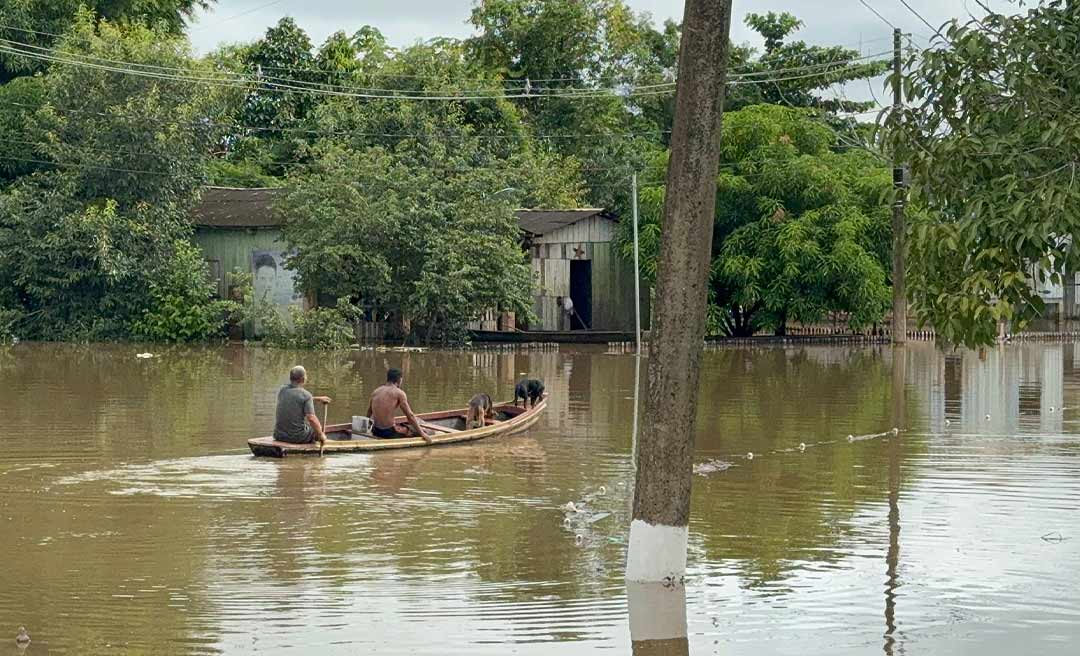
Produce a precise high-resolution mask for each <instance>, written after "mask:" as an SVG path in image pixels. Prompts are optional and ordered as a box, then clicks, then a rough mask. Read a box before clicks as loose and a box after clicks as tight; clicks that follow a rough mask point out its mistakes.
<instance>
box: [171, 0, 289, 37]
mask: <svg viewBox="0 0 1080 656" xmlns="http://www.w3.org/2000/svg"><path fill="white" fill-rule="evenodd" d="M282 2H285V0H270V2H267V3H266V4H262V5H259V6H258V7H253V8H251V9H248V10H247V11H242V12H240V13H239V14H233V15H232V16H229V17H228V18H222V19H221V20H218V21H214V22H213V23H208V24H206V25H200V26H198V27H196V28H194V29H191V30H188V33H189V34H190V33H193V32H201V31H203V30H205V29H208V28H210V27H212V26H215V25H220V24H222V23H228V22H229V21H231V20H236V19H237V18H242V17H243V16H248V15H250V14H254V13H255V12H257V11H260V10H262V9H266V8H268V7H273V6H274V5H279V4H281V3H282Z"/></svg>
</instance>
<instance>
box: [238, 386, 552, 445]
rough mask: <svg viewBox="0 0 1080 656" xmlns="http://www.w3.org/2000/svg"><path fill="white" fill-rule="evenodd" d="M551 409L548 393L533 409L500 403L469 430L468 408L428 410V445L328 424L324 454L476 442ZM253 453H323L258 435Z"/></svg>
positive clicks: (524, 426)
mask: <svg viewBox="0 0 1080 656" xmlns="http://www.w3.org/2000/svg"><path fill="white" fill-rule="evenodd" d="M545 408H547V395H546V394H545V395H544V398H543V399H542V400H541V401H540V402H539V403H537V404H536V406H535V407H532V408H527V409H526V408H521V407H518V406H515V405H514V404H513V403H500V404H498V405H496V406H495V407H494V411H495V419H494V420H491V421H489V422H488V425H487V426H484V427H483V428H474V429H472V430H465V415H466V413H467V412H468V410H467V409H461V410H446V411H443V412H428V413H424V414H418V415H416V417H417V418H418V419H419V420H420V421H421V422H422V423H423V424H425V429H427V430H428V434H430V435H431V438H432V442H431V444H428V443H427V442H425V441H424V440H423V439H421V438H419V437H402V438H391V439H376V438H374V437H371V436H370V435H357V434H354V433H353V432H352V424H351V423H349V424H333V425H330V426H326V428H325V430H326V437H327V440H326V448H325V450H324V453H326V454H333V453H358V452H363V451H384V450H387V449H415V448H422V447H429V446H439V445H443V444H459V443H461V442H475V441H477V440H483V439H487V438H489V437H497V436H503V435H514V434H516V433H521V432H523V431H525V430H528V429H529V428H530V427H531V426H532V425H533V424H535V423H536V421H537V420H538V419H540V413H542V412H543V411H544V409H545ZM397 423H398V424H399V425H407V420H406V418H405V417H398V418H397ZM248 446H249V447H250V448H251V452H252V453H253V454H255V455H256V456H265V457H270V458H284V457H285V456H287V455H308V456H310V455H315V456H317V455H319V445H318V444H290V443H288V442H278V441H277V440H275V439H274V438H273V437H256V438H254V439H250V440H248Z"/></svg>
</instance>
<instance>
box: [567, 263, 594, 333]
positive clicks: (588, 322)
mask: <svg viewBox="0 0 1080 656" xmlns="http://www.w3.org/2000/svg"><path fill="white" fill-rule="evenodd" d="M570 300H572V301H573V302H574V312H576V313H577V316H574V317H571V319H570V330H590V329H591V328H592V262H591V261H590V260H571V261H570Z"/></svg>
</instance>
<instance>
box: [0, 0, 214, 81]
mask: <svg viewBox="0 0 1080 656" xmlns="http://www.w3.org/2000/svg"><path fill="white" fill-rule="evenodd" d="M214 1H215V0H6V1H5V2H2V3H0V24H2V25H5V26H7V27H3V28H0V38H5V39H11V40H14V41H19V42H21V43H28V44H30V45H33V46H37V47H42V48H50V47H53V46H54V45H55V43H56V38H55V37H54V36H53V35H54V34H63V33H64V32H66V31H68V30H69V29H70V28H71V26H72V25H73V24H75V23H77V22H78V19H77V18H76V15H77V13H78V11H79V10H80V8H81V9H84V10H88V11H90V12H92V13H93V14H94V15H95V16H98V17H101V18H105V19H107V20H109V21H111V22H115V23H124V22H129V21H136V22H142V23H144V24H148V25H155V26H157V27H159V28H160V29H162V30H164V31H165V32H166V33H167V34H169V35H171V36H177V35H179V34H180V32H181V31H182V30H183V28H184V27H185V25H186V24H187V23H188V21H189V20H190V19H191V17H192V16H193V15H194V13H195V11H196V10H197V9H199V8H206V7H209V6H210V5H212V4H213V3H214ZM47 66H48V64H47V63H45V62H41V61H37V60H32V59H28V58H25V57H18V56H13V55H9V54H6V53H0V84H2V83H4V82H7V81H8V80H10V79H12V78H14V77H17V76H19V75H27V74H30V73H34V72H36V71H41V70H44V69H45V68H46V67H47Z"/></svg>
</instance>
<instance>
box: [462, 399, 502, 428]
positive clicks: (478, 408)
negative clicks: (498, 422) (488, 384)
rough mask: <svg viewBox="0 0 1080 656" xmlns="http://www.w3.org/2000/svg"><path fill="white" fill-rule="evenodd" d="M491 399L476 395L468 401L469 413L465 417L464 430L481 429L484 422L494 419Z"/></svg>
mask: <svg viewBox="0 0 1080 656" xmlns="http://www.w3.org/2000/svg"><path fill="white" fill-rule="evenodd" d="M494 416H495V415H494V412H493V411H492V403H491V397H490V396H488V395H487V394H477V395H476V396H474V397H472V399H470V400H469V413H468V415H466V417H465V428H466V429H467V430H471V429H473V428H483V427H484V424H485V420H487V419H491V418H492V417H494Z"/></svg>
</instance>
